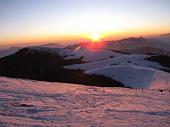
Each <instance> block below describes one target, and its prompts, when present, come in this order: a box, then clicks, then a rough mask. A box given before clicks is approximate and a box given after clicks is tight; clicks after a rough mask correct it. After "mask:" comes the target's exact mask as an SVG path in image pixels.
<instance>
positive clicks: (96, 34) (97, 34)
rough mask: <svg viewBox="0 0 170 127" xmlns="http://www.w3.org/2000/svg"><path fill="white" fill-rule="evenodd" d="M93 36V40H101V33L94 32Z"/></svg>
mask: <svg viewBox="0 0 170 127" xmlns="http://www.w3.org/2000/svg"><path fill="white" fill-rule="evenodd" d="M91 38H92V41H93V42H98V41H100V35H99V33H93V34H92V35H91Z"/></svg>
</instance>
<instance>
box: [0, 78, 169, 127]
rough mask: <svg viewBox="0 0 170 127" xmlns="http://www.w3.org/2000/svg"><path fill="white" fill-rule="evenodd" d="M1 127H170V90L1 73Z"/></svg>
mask: <svg viewBox="0 0 170 127" xmlns="http://www.w3.org/2000/svg"><path fill="white" fill-rule="evenodd" d="M0 126H1V127H4V126H5V127H10V126H12V127H13V126H16V127H20V126H22V127H23V126H31V127H41V126H45V127H70V126H73V127H170V92H169V91H159V90H136V89H127V88H100V87H92V86H81V85H75V84H64V83H49V82H40V81H30V80H20V79H10V78H5V77H0Z"/></svg>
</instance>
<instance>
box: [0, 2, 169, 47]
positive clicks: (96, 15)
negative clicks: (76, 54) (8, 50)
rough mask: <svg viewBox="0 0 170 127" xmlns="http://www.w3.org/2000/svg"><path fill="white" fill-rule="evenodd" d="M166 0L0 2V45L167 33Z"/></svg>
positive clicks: (64, 41) (167, 15) (167, 5)
mask: <svg viewBox="0 0 170 127" xmlns="http://www.w3.org/2000/svg"><path fill="white" fill-rule="evenodd" d="M169 13H170V0H0V45H4V44H10V43H32V42H33V43H34V42H55V41H56V42H61V43H66V42H74V41H84V40H87V39H90V37H91V35H92V34H95V33H97V34H99V35H100V37H101V38H103V39H106V40H109V39H117V38H122V37H125V36H137V35H141V36H142V35H143V36H144V35H152V34H161V33H162V34H164V33H169V32H170V14H169Z"/></svg>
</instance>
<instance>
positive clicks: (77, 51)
mask: <svg viewBox="0 0 170 127" xmlns="http://www.w3.org/2000/svg"><path fill="white" fill-rule="evenodd" d="M28 48H30V49H34V50H36V51H39V52H51V53H57V54H60V55H61V56H63V57H64V58H65V59H79V58H82V61H85V62H92V61H98V60H105V59H109V58H112V57H118V56H121V55H123V54H122V53H117V52H114V51H110V50H107V49H98V50H90V49H88V48H86V47H80V48H79V46H78V47H75V48H73V49H68V48H49V47H44V46H30V47H28Z"/></svg>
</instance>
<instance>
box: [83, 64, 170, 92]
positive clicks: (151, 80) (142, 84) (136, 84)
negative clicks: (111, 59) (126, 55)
mask: <svg viewBox="0 0 170 127" xmlns="http://www.w3.org/2000/svg"><path fill="white" fill-rule="evenodd" d="M86 73H87V74H98V75H105V76H107V77H111V78H112V79H115V80H117V81H119V82H122V83H123V84H124V85H125V86H130V87H132V88H149V89H170V74H169V73H166V72H163V71H159V70H156V69H149V68H143V67H139V66H109V67H103V68H100V69H93V70H89V71H86Z"/></svg>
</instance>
